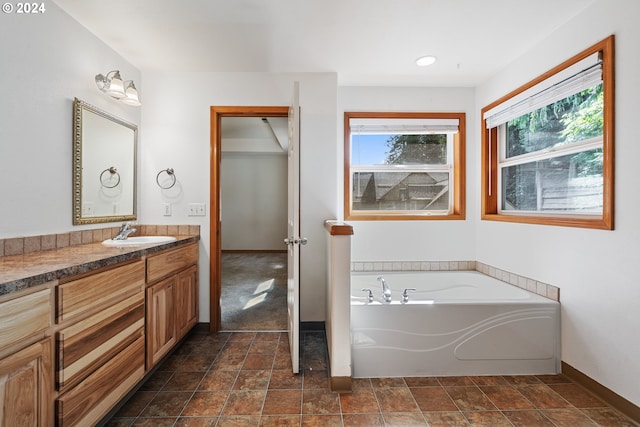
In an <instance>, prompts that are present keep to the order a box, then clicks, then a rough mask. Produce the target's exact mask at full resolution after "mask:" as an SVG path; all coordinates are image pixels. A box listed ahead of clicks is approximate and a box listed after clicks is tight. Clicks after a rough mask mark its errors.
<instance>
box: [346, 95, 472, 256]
mask: <svg viewBox="0 0 640 427" xmlns="http://www.w3.org/2000/svg"><path fill="white" fill-rule="evenodd" d="M338 109H339V113H340V119H339V122H338V123H339V133H338V135H339V137H338V145H339V153H340V159H339V164H342V155H343V151H344V150H343V137H342V135H343V121H344V120H343V119H342V118H343V116H344V112H345V111H350V112H354V111H398V112H409V111H421V112H464V113H466V117H467V123H466V132H467V138H466V139H467V144H466V157H467V203H466V206H467V209H466V218H467V219H466V220H464V221H462V220H460V221H349V223H350V224H352V225H353V229H354V235H353V239H352V243H351V244H352V249H351V254H352V255H351V256H352V260H353V261H424V260H428V261H448V260H454V261H455V260H473V259H475V241H474V238H475V237H474V229H475V228H474V225H475V220H476V218H477V217H478V212H479V210H478V207H477V204H475V203H473V200H474V199H475V198H474V197H473V194H474V191H475V188H476V186H475V181H476V179H477V176H478V174H479V172H478V165H477V163H476V162H474V161H472V160H473V159H475V157H476V153H477V152H478V150H477V148H476V147H477V146H478V144H476V143H475V141H477V130H476V128H477V126H476V125H475V124H476V122H477V118H476V117H477V115H476V113H475V104H474V90H473V89H471V88H407V87H405V88H378V87H340V88H339V108H338ZM339 173H340V177H339V179H340V181H339V182H340V183H342V182H343V177H342V173H343V171H342V169H340V171H339ZM341 185H342V184H341ZM340 188H341V189H342V186H341V187H340ZM340 194H342V191H340ZM338 203H339V211H340V219H342V218H343V202H342V199H341V200H339V202H338Z"/></svg>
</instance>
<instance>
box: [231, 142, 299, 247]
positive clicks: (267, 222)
mask: <svg viewBox="0 0 640 427" xmlns="http://www.w3.org/2000/svg"><path fill="white" fill-rule="evenodd" d="M220 193H221V195H220V207H221V210H222V213H221V216H222V249H223V250H245V251H246V250H258V251H259V250H281V251H286V249H287V248H286V246H285V245H284V243H283V239H284V238H285V237H286V236H287V155H286V153H280V154H274V153H233V152H223V153H222V166H221V169H220Z"/></svg>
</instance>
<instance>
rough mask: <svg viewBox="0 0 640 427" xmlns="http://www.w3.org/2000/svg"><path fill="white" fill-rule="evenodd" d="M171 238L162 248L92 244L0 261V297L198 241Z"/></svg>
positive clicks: (195, 237) (188, 237) (179, 237)
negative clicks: (172, 239)
mask: <svg viewBox="0 0 640 427" xmlns="http://www.w3.org/2000/svg"><path fill="white" fill-rule="evenodd" d="M174 237H175V238H176V240H175V241H173V242H168V243H161V244H151V245H141V246H131V247H122V248H118V247H106V246H103V245H102V244H101V243H91V244H86V245H76V246H69V247H66V248H61V249H53V250H47V251H41V252H33V253H28V254H24V255H11V256H5V257H0V296H3V295H7V294H10V293H13V292H17V291H21V290H24V289H28V288H31V287H34V286H38V285H40V284H43V283H47V282H50V281H53V280H58V279H62V278H64V277H69V276H73V275H75V274H79V273H85V272H88V271H91V270H96V269H98V268H102V267H106V266H109V265H114V264H118V263H120V262H123V261H128V260H132V259H136V258H141V257H143V256H145V255H148V254H152V253H155V252H159V251H163V250H166V249H171V248H173V247H178V246H182V245H185V244H188V243H192V242H197V241H198V240H200V237H199V236H174Z"/></svg>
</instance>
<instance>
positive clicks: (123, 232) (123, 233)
mask: <svg viewBox="0 0 640 427" xmlns="http://www.w3.org/2000/svg"><path fill="white" fill-rule="evenodd" d="M132 224H133V223H132V222H125V223H124V224H122V226H121V227H120V230H118V234H116V237H114V238H113V239H112V240H126V239H127V237H129V234H131V233H135V232H136V229H135V228H131V225H132Z"/></svg>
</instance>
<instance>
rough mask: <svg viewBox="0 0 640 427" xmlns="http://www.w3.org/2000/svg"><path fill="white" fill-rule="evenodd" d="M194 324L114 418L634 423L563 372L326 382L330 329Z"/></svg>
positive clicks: (575, 426)
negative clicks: (295, 357) (338, 385)
mask: <svg viewBox="0 0 640 427" xmlns="http://www.w3.org/2000/svg"><path fill="white" fill-rule="evenodd" d="M290 370H291V362H290V360H289V349H288V338H287V335H286V333H280V332H226V333H218V334H214V335H209V334H204V333H193V334H191V335H190V336H189V337H188V339H187V340H185V341H184V342H183V344H182V345H181V346H180V347H179V348H178V349H177V350H176V352H175V353H174V354H173V355H171V356H170V357H169V358H168V359H167V360H166V361H165V362H163V364H162V365H161V366H160V368H159V369H158V370H157V371H156V372H155V373H154V374H153V375H152V377H151V378H149V380H148V381H147V382H146V383H145V384H144V385H143V386H142V387H141V388H140V390H139V391H138V392H136V393H135V394H134V395H133V397H132V398H131V399H130V400H129V401H128V402H127V403H126V404H125V405H124V406H123V407H122V408H121V409H120V410H119V411H118V413H117V414H116V415H115V416H114V417H113V418H112V419H111V420H109V421H108V423H107V426H109V427H116V426H118V427H120V426H175V427H187V426H189V427H204V426H321V427H332V426H339V427H343V426H344V427H347V426H367V427H374V426H491V427H497V426H570V427H581V426H616V427H619V426H636V425H637V424H634V423H633V422H632V421H631V420H629V419H628V418H626V417H625V416H624V415H622V414H621V413H619V412H617V411H615V410H614V409H612V408H610V407H608V406H607V405H606V404H605V403H603V402H602V401H600V400H599V399H597V398H596V397H594V396H593V395H591V394H590V393H589V392H587V391H586V390H584V389H583V388H582V387H581V386H579V385H577V384H574V383H572V382H571V381H570V380H569V379H568V378H566V377H565V376H562V375H542V376H504V377H503V376H491V377H425V378H372V379H356V380H354V384H353V392H352V393H344V394H338V393H332V392H331V391H330V390H329V388H328V386H329V383H328V375H327V356H326V344H325V338H324V333H322V332H303V333H302V334H301V373H300V374H299V375H293V374H292V373H291V371H290Z"/></svg>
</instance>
